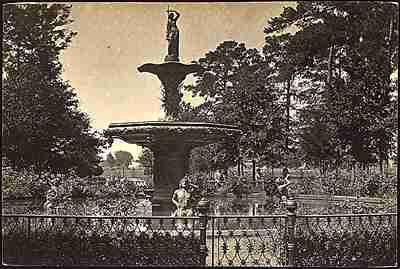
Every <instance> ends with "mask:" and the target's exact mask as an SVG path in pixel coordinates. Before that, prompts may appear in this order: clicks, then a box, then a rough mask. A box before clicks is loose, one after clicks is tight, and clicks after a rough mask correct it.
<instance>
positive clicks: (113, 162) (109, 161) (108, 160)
mask: <svg viewBox="0 0 400 269" xmlns="http://www.w3.org/2000/svg"><path fill="white" fill-rule="evenodd" d="M106 163H107V164H108V166H109V167H114V166H115V165H116V160H115V158H114V156H113V155H112V153H111V152H109V153H108V154H107V156H106Z"/></svg>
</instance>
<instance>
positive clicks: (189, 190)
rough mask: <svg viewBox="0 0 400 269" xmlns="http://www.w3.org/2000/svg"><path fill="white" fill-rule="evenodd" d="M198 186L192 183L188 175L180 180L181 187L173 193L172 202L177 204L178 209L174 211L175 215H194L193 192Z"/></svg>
mask: <svg viewBox="0 0 400 269" xmlns="http://www.w3.org/2000/svg"><path fill="white" fill-rule="evenodd" d="M197 189H198V186H197V185H195V184H193V183H191V182H190V181H189V180H188V178H187V176H185V177H183V179H182V180H181V181H180V182H179V188H178V189H177V190H175V191H174V194H173V195H172V202H173V203H174V205H175V206H176V210H175V211H174V212H173V213H172V216H174V217H184V216H187V217H190V216H193V206H192V205H193V200H194V197H193V193H194V192H195V191H196V190H197Z"/></svg>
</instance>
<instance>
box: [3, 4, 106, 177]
mask: <svg viewBox="0 0 400 269" xmlns="http://www.w3.org/2000/svg"><path fill="white" fill-rule="evenodd" d="M69 15H70V7H69V6H67V5H64V4H12V5H11V4H10V5H6V6H5V7H4V13H3V18H4V28H3V34H4V36H3V57H4V66H3V72H4V76H3V90H2V99H3V105H2V122H3V128H2V152H3V154H4V155H5V157H6V158H7V159H8V160H9V162H10V163H11V165H12V166H13V167H15V168H27V167H30V166H32V167H33V168H34V169H35V170H36V171H37V172H42V171H53V172H63V173H64V172H67V171H68V170H70V169H73V170H75V171H77V173H78V174H79V175H80V176H82V177H84V176H87V175H89V174H97V175H98V174H101V173H102V171H101V168H100V167H98V165H97V164H98V163H99V161H100V157H99V156H98V154H99V153H100V152H101V148H102V147H103V146H105V145H106V142H107V141H106V140H105V139H104V138H103V137H102V134H101V133H99V132H96V131H93V130H91V128H90V121H89V118H88V116H87V115H86V114H84V113H83V112H81V111H79V107H78V105H79V104H78V99H77V97H76V93H75V92H74V91H73V89H72V88H71V86H70V85H69V83H68V82H66V81H64V80H63V79H62V77H61V72H62V65H61V63H60V61H59V56H60V53H61V52H62V51H63V50H64V49H66V48H67V47H68V46H69V44H70V42H71V39H72V38H73V37H74V36H75V35H76V33H75V32H72V31H70V30H69V29H68V28H67V25H68V24H69V23H70V22H71V20H70V19H69Z"/></svg>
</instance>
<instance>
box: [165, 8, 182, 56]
mask: <svg viewBox="0 0 400 269" xmlns="http://www.w3.org/2000/svg"><path fill="white" fill-rule="evenodd" d="M167 13H168V23H167V40H168V54H167V56H165V61H166V62H170V61H176V62H179V29H178V26H177V25H176V21H177V20H178V19H179V17H180V16H181V15H180V14H179V13H178V11H175V10H171V9H167Z"/></svg>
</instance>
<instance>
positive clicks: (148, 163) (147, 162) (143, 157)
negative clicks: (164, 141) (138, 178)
mask: <svg viewBox="0 0 400 269" xmlns="http://www.w3.org/2000/svg"><path fill="white" fill-rule="evenodd" d="M153 158H154V157H153V152H152V151H151V150H150V149H148V148H143V150H142V152H141V153H140V154H139V157H138V162H139V163H140V164H142V165H143V167H144V168H145V171H146V174H150V171H152V168H153Z"/></svg>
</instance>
